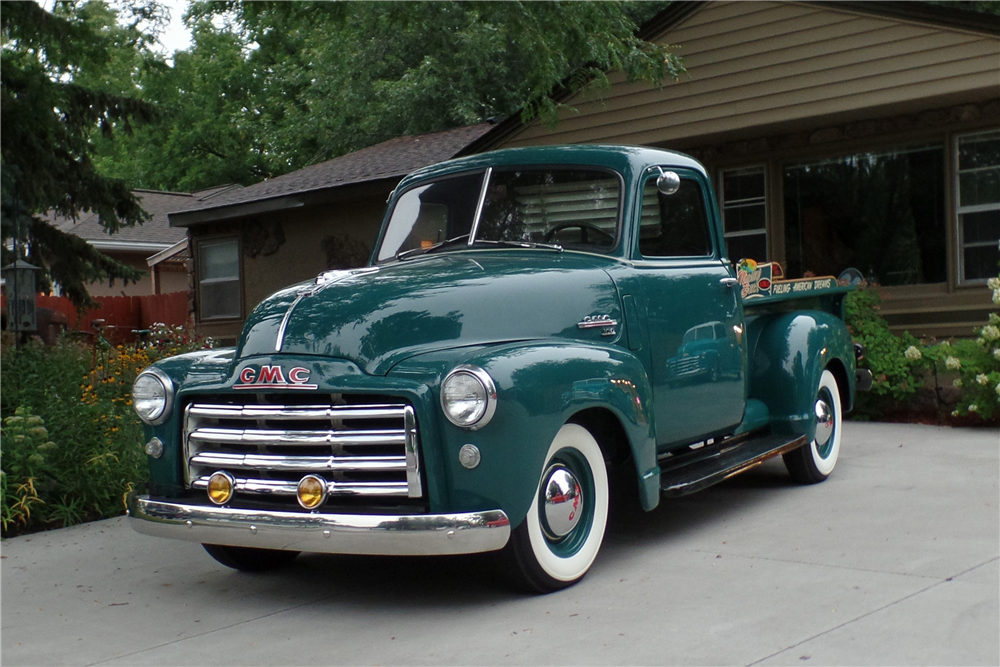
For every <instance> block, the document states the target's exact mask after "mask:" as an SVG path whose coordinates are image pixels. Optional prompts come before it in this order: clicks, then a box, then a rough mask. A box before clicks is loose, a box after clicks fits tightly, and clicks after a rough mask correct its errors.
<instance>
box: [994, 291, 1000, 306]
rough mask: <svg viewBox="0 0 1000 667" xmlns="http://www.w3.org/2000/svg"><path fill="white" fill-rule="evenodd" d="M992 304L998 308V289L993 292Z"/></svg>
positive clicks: (999, 297) (999, 296)
mask: <svg viewBox="0 0 1000 667" xmlns="http://www.w3.org/2000/svg"><path fill="white" fill-rule="evenodd" d="M993 303H995V304H997V305H998V306H1000V289H995V290H993Z"/></svg>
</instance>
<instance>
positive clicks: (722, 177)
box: [718, 162, 771, 262]
mask: <svg viewBox="0 0 1000 667" xmlns="http://www.w3.org/2000/svg"><path fill="white" fill-rule="evenodd" d="M758 171H759V172H760V173H761V174H763V175H764V196H763V197H762V199H763V204H764V226H763V227H762V228H761V229H759V230H752V231H748V232H732V233H730V232H727V231H726V174H728V173H733V172H758ZM718 175H719V188H718V192H719V194H718V198H719V217H720V218H721V219H722V220H721V221H722V241H723V243H726V252H727V254H728V251H729V245H728V240H729V237H730V236H732V237H733V238H742V237H747V236H756V235H759V234H763V236H764V253H765V256H764V257H760V258H758V257H754V258H753V259H756V260H757V261H762V262H768V261H771V260H770V257H771V232H770V229H769V227H770V217H769V215H770V213H771V211H770V204H769V203H768V200H769V199H770V197H769V194H770V191H769V187H770V180H771V179H770V176H771V175H770V173H769V169H768V165H767V164H766V163H762V162H761V163H756V164H748V165H742V166H739V167H724V168H720V169H719V170H718ZM738 201H745V200H738ZM729 259H734V258H732V257H730V258H729ZM739 259H742V258H741V257H736V258H735V260H739Z"/></svg>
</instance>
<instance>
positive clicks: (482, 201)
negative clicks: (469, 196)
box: [468, 167, 493, 246]
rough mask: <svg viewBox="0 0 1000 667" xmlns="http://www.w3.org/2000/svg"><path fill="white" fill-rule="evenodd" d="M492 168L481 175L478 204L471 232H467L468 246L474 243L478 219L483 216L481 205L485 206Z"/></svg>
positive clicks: (477, 229)
mask: <svg viewBox="0 0 1000 667" xmlns="http://www.w3.org/2000/svg"><path fill="white" fill-rule="evenodd" d="M492 174H493V167H489V168H488V169H487V170H486V173H485V174H484V175H483V187H482V188H480V190H479V202H478V203H477V204H476V217H475V218H473V219H472V231H470V232H469V243H468V245H469V246H472V245H473V244H474V243H475V242H476V232H478V231H479V218H480V217H481V216H482V215H483V205H485V204H486V191H487V188H489V186H490V176H491V175H492Z"/></svg>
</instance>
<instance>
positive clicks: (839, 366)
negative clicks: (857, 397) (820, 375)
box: [826, 359, 853, 412]
mask: <svg viewBox="0 0 1000 667" xmlns="http://www.w3.org/2000/svg"><path fill="white" fill-rule="evenodd" d="M826 370H828V371H830V372H831V373H833V377H834V379H836V380H837V390H838V391H839V392H840V404H841V405H843V406H844V412H850V411H851V408H852V407H853V405H852V404H851V385H850V384H849V383H848V381H847V369H846V368H844V364H843V363H841V361H840V360H839V359H832V360H830V363H829V364H827V365H826Z"/></svg>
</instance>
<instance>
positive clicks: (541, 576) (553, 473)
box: [501, 424, 609, 593]
mask: <svg viewBox="0 0 1000 667" xmlns="http://www.w3.org/2000/svg"><path fill="white" fill-rule="evenodd" d="M608 495H609V492H608V472H607V466H606V464H605V461H604V454H603V452H602V451H601V447H600V445H598V444H597V441H596V440H595V439H594V436H593V435H591V433H590V431H588V430H587V429H586V428H584V427H583V426H580V425H579V424H566V425H564V426H563V427H562V428H561V429H559V432H558V433H557V434H556V437H555V438H554V439H553V440H552V444H551V445H550V446H549V449H548V452H547V453H546V455H545V463H544V464H543V465H542V469H541V471H540V474H539V479H538V484H537V488H536V491H535V494H534V497H533V499H532V502H531V507H530V508H529V509H528V516H527V518H526V519H525V520H524V521H523V522H521V525H520V526H518V527H517V528H516V529H515V530H514V531H513V532H512V533H511V538H510V542H508V544H507V547H506V548H505V549H504V551H503V552H501V560H502V563H503V565H504V567H505V569H506V571H507V574H508V575H509V576H510V577H511V578H512V579H513V580H514V582H515V583H516V584H517V585H518V586H519V587H520V588H523V589H526V590H530V591H533V592H539V593H548V592H551V591H555V590H559V589H561V588H565V587H566V586H569V585H571V584H573V583H576V582H577V581H579V580H580V579H582V578H583V576H584V575H585V574H586V573H587V571H588V570H589V569H590V566H591V565H593V563H594V559H595V558H596V557H597V552H598V551H599V550H600V548H601V542H602V541H603V540H604V531H605V528H606V527H607V522H608Z"/></svg>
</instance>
